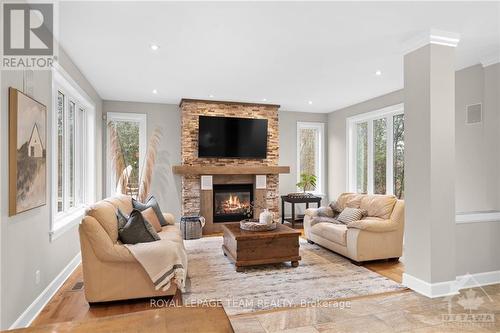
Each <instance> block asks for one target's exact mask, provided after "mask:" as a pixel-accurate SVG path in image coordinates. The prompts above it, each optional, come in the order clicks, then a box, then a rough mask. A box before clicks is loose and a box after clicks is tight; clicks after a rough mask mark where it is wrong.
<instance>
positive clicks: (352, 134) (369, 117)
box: [346, 103, 404, 194]
mask: <svg viewBox="0 0 500 333" xmlns="http://www.w3.org/2000/svg"><path fill="white" fill-rule="evenodd" d="M400 114H404V103H399V104H395V105H391V106H388V107H385V108H382V109H378V110H375V111H371V112H366V113H363V114H359V115H356V116H352V117H348V118H347V119H346V129H347V131H346V143H347V148H346V149H347V155H348V156H347V159H346V179H347V184H346V185H347V186H346V187H347V191H348V192H354V193H356V192H357V186H356V185H357V184H356V179H357V173H356V170H357V167H356V147H357V136H356V125H357V124H359V123H364V122H367V124H368V131H367V133H368V134H367V135H368V138H367V139H368V161H367V169H368V172H367V193H368V194H374V184H375V182H374V174H373V167H374V160H373V159H374V156H373V152H374V142H373V121H374V120H377V119H383V118H385V119H386V177H385V182H386V194H394V116H397V115H400Z"/></svg>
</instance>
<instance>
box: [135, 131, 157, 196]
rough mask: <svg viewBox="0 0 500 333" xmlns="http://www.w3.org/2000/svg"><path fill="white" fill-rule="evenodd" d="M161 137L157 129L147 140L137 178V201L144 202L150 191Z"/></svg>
mask: <svg viewBox="0 0 500 333" xmlns="http://www.w3.org/2000/svg"><path fill="white" fill-rule="evenodd" d="M161 136H162V134H161V130H160V128H158V127H157V128H156V129H155V130H154V132H153V134H152V135H151V138H150V139H149V144H148V150H147V153H146V158H145V161H144V164H143V167H142V170H141V177H140V178H139V179H140V180H139V195H138V196H137V200H139V201H141V202H144V201H146V199H147V198H148V196H149V192H150V191H151V180H152V179H153V170H154V166H155V162H156V155H157V153H158V145H159V143H160V139H161Z"/></svg>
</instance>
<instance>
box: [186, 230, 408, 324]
mask: <svg viewBox="0 0 500 333" xmlns="http://www.w3.org/2000/svg"><path fill="white" fill-rule="evenodd" d="M185 245H186V249H187V252H188V279H187V283H186V292H185V293H184V294H183V301H184V304H185V305H191V304H197V303H198V304H199V303H206V302H210V301H215V300H218V301H221V302H222V303H223V304H224V308H225V310H226V312H227V313H228V314H229V315H235V314H241V313H247V312H253V311H258V310H267V309H272V308H276V307H287V306H301V305H305V304H318V303H319V302H321V301H326V300H332V299H338V298H346V297H354V296H362V295H371V294H378V293H383V292H389V291H395V290H403V289H405V288H404V287H403V286H402V285H400V284H398V283H396V282H394V281H392V280H389V279H387V278H385V277H383V276H381V275H379V274H377V273H374V272H372V271H370V270H368V269H366V268H364V267H360V266H356V265H353V264H352V263H351V262H350V261H349V260H347V259H346V258H344V257H341V256H339V255H337V254H335V253H333V252H331V251H329V250H327V249H324V248H322V247H320V246H318V245H311V244H308V243H307V241H306V240H304V239H303V238H300V255H301V256H302V260H301V261H300V264H299V267H296V268H292V267H291V266H290V262H287V263H283V264H276V265H264V266H255V267H249V268H246V269H245V272H242V273H238V272H236V271H235V268H234V265H233V264H232V263H231V262H230V261H229V259H228V258H227V257H225V256H224V254H223V253H222V249H221V245H222V237H206V238H201V239H197V240H188V241H185Z"/></svg>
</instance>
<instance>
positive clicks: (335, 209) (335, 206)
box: [328, 201, 341, 213]
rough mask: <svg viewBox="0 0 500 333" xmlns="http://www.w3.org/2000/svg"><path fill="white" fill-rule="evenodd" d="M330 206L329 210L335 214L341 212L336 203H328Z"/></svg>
mask: <svg viewBox="0 0 500 333" xmlns="http://www.w3.org/2000/svg"><path fill="white" fill-rule="evenodd" d="M328 206H330V208H331V209H332V210H333V211H334V212H335V213H340V212H341V210H340V209H339V208H338V207H337V201H332V202H330V204H329V205H328Z"/></svg>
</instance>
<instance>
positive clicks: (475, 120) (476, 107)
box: [465, 103, 483, 124]
mask: <svg viewBox="0 0 500 333" xmlns="http://www.w3.org/2000/svg"><path fill="white" fill-rule="evenodd" d="M465 108H466V113H467V114H466V119H465V121H466V123H467V124H479V123H481V122H482V121H483V108H482V105H481V103H478V104H471V105H467V106H466V107H465Z"/></svg>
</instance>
